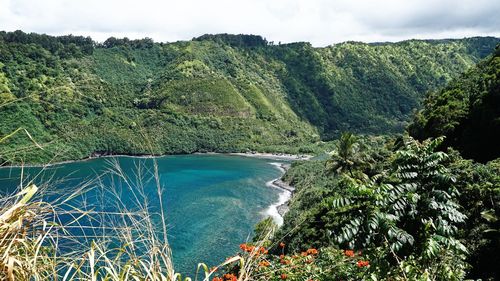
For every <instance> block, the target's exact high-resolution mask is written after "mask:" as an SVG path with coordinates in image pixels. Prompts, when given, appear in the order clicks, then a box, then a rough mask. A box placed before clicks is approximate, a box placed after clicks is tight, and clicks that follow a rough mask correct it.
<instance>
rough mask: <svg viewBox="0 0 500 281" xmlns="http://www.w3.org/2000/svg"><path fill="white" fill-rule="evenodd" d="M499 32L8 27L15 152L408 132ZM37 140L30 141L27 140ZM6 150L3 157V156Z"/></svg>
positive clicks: (64, 153) (16, 156) (2, 126)
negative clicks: (367, 37)
mask: <svg viewBox="0 0 500 281" xmlns="http://www.w3.org/2000/svg"><path fill="white" fill-rule="evenodd" d="M497 43H498V39H496V38H471V39H464V40H441V41H405V42H401V43H395V44H389V43H387V44H385V43H384V44H362V43H352V42H350V43H343V44H338V45H333V46H330V47H327V48H313V47H312V46H311V45H310V44H308V43H295V44H287V45H273V44H270V43H268V42H267V41H265V40H264V39H262V38H261V37H259V36H243V35H207V36H202V37H200V38H195V39H193V40H192V41H187V42H176V43H168V44H164V43H154V42H153V41H152V40H150V39H143V40H133V41H131V40H128V39H116V38H110V39H108V40H107V41H106V42H104V43H103V44H96V43H95V42H93V41H92V40H91V39H90V38H83V37H75V36H63V37H51V36H46V35H37V34H25V33H22V32H20V31H16V32H12V33H5V32H2V33H0V63H1V65H0V70H1V72H0V90H1V91H2V93H1V94H0V96H1V98H0V104H2V105H1V112H0V118H1V119H0V120H2V121H1V122H0V135H2V136H3V135H6V134H8V133H10V132H12V131H14V130H16V129H17V128H19V127H23V128H25V129H27V130H28V132H29V133H30V134H31V136H32V138H33V139H34V140H35V141H36V142H38V143H40V144H42V146H44V148H45V150H43V151H41V150H36V149H32V147H33V140H32V139H31V138H30V137H29V136H28V135H26V134H17V135H16V136H15V137H14V138H11V139H9V142H8V143H7V147H8V149H7V150H5V151H2V153H0V154H1V155H2V158H3V161H10V162H19V161H21V160H24V161H29V162H46V161H49V160H51V159H53V158H54V159H57V160H63V159H76V158H83V157H87V156H89V155H91V154H92V153H94V152H99V153H127V154H145V153H155V154H160V153H192V152H196V151H220V152H227V151H246V150H267V151H290V152H295V153H298V152H307V151H309V150H310V148H308V147H307V146H308V144H310V143H314V142H316V141H318V140H320V139H330V138H332V137H336V136H337V135H338V134H339V133H340V132H341V131H344V130H351V131H355V132H360V133H386V132H399V131H401V130H402V128H403V127H404V125H405V123H406V121H407V120H408V118H409V115H410V113H411V111H412V110H413V109H415V108H417V107H418V105H419V103H420V100H421V98H422V97H423V95H424V93H425V92H426V91H428V90H433V89H435V88H436V87H438V86H441V85H444V83H446V82H448V81H450V80H451V79H452V78H454V77H456V76H457V75H459V73H461V72H463V71H465V70H466V69H468V68H469V67H470V66H472V65H473V64H474V63H476V62H477V61H478V60H480V59H481V58H483V57H484V56H486V55H487V54H488V53H489V52H491V50H493V48H494V46H495V44H497ZM23 148H25V149H23ZM3 161H2V162H3Z"/></svg>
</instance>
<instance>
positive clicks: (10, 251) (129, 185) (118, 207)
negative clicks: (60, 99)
mask: <svg viewBox="0 0 500 281" xmlns="http://www.w3.org/2000/svg"><path fill="white" fill-rule="evenodd" d="M17 133H25V134H26V135H27V136H28V137H29V138H30V139H31V141H32V142H33V145H34V146H35V147H36V148H37V149H43V145H39V144H38V143H37V142H36V141H35V139H34V138H33V137H32V136H31V135H30V134H29V132H27V131H26V130H25V129H23V128H19V129H17V130H16V131H15V132H13V133H11V134H9V135H7V136H3V137H2V136H0V146H1V145H2V143H3V142H4V141H6V140H7V139H9V138H11V137H12V136H14V135H15V134H17ZM0 156H1V155H0ZM21 169H22V167H21ZM44 170H45V168H43V169H42V171H41V172H39V174H37V175H36V176H35V177H34V178H33V179H30V180H28V179H26V178H23V172H21V180H20V183H19V186H18V189H17V190H16V191H15V192H13V193H12V194H9V195H3V196H0V280H92V281H94V280H109V281H122V280H151V281H156V280H158V281H174V280H175V281H179V280H185V281H189V280H191V278H189V277H183V276H181V275H180V274H179V273H176V271H175V269H174V265H173V262H172V253H171V249H170V247H169V244H168V238H167V230H168V228H167V224H166V214H165V206H164V202H163V201H162V200H163V199H162V198H163V196H162V193H163V192H164V191H165V188H164V187H163V186H161V184H160V183H161V181H160V174H159V172H158V164H157V162H156V161H155V160H153V165H152V166H147V165H145V163H138V164H136V167H135V169H134V174H132V175H128V174H127V173H125V172H124V171H123V170H122V168H121V166H120V165H119V162H118V161H117V160H113V159H112V160H109V161H108V169H107V171H106V172H105V173H104V174H103V175H99V176H97V177H95V178H94V179H92V180H89V181H82V182H81V183H80V184H79V185H78V186H77V187H74V188H73V189H72V190H71V191H70V192H67V190H66V191H65V195H64V197H63V196H61V195H60V194H57V190H55V188H54V186H55V185H57V182H56V180H54V179H52V178H51V177H50V176H49V177H48V178H42V174H44V173H43V172H44ZM21 171H23V170H21ZM68 176H70V175H68ZM43 177H45V175H44V176H43ZM37 178H38V181H39V182H40V181H42V182H43V184H42V185H39V186H37V185H35V183H34V180H35V179H37ZM106 178H107V179H111V180H105V179H106ZM151 182H153V183H154V186H155V190H154V192H153V194H155V196H156V197H157V198H155V201H156V200H157V202H158V204H157V205H159V206H156V205H155V206H152V204H151V201H152V198H151V190H146V186H151V185H150V184H149V183H151ZM0 188H1V187H0ZM89 191H92V192H89ZM124 193H126V194H127V196H128V197H129V198H128V200H127V201H126V202H125V201H123V200H122V198H123V197H122V195H123V194H124ZM67 194H69V195H67ZM96 194H97V195H96ZM268 235H271V231H269V232H268ZM265 238H267V236H266V237H265ZM262 243H263V242H262ZM261 246H263V245H260V244H257V249H258V248H259V247H261ZM256 255H258V253H257V252H252V253H250V254H249V255H247V256H245V257H243V256H240V255H236V256H234V257H232V258H229V259H228V260H226V261H225V262H224V263H222V264H220V265H219V266H216V267H214V268H212V269H209V268H208V267H207V266H206V265H205V264H204V263H200V264H198V269H197V273H196V277H195V279H198V275H199V273H202V274H203V275H204V277H203V280H204V281H207V280H210V278H211V277H212V276H213V275H214V273H215V272H216V271H217V270H218V269H220V268H225V267H227V266H231V265H232V264H235V265H236V266H238V267H239V268H240V270H239V272H240V274H239V276H238V280H240V281H243V280H252V277H251V274H252V272H253V271H254V269H255V268H256V267H257V259H255V256H256Z"/></svg>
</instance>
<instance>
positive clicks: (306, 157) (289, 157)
mask: <svg viewBox="0 0 500 281" xmlns="http://www.w3.org/2000/svg"><path fill="white" fill-rule="evenodd" d="M179 155H229V156H242V157H254V158H262V159H274V160H284V161H293V160H309V159H311V158H312V157H313V156H312V155H295V154H286V153H271V152H228V153H221V152H193V153H186V154H160V155H154V154H137V155H134V154H98V153H94V154H92V155H91V156H89V157H85V158H81V159H75V160H65V161H59V162H53V163H50V162H49V163H47V164H22V165H19V164H14V165H5V166H0V169H3V168H23V167H24V168H45V167H51V166H57V165H64V164H70V163H75V162H84V161H90V160H94V159H99V158H112V157H130V158H155V157H166V156H179Z"/></svg>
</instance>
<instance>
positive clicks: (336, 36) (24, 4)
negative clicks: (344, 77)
mask: <svg viewBox="0 0 500 281" xmlns="http://www.w3.org/2000/svg"><path fill="white" fill-rule="evenodd" d="M498 15H500V1H498V0H441V1H439V0H363V1H361V0H247V1H243V0H178V1H170V0H163V1H160V0H141V1H131V0H85V1H84V0H44V1H39V0H0V29H3V30H8V31H13V30H16V29H21V30H23V31H27V32H39V33H47V34H53V35H61V34H69V33H72V34H76V35H89V36H92V37H93V38H94V39H95V40H99V41H103V40H105V39H106V38H108V37H110V36H116V37H123V36H128V37H130V38H143V37H151V38H153V39H155V40H156V41H176V40H188V39H191V38H192V37H196V36H200V35H202V34H205V33H224V32H226V33H251V34H259V35H262V36H264V37H266V38H267V39H268V40H270V41H275V42H278V41H281V42H294V41H309V42H311V43H313V45H315V46H324V45H328V44H331V43H335V42H341V41H347V40H358V41H366V42H373V41H396V40H403V39H409V38H445V37H465V36H476V35H493V36H500V16H498Z"/></svg>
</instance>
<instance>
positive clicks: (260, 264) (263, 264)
mask: <svg viewBox="0 0 500 281" xmlns="http://www.w3.org/2000/svg"><path fill="white" fill-rule="evenodd" d="M259 266H261V267H268V266H269V262H268V261H261V262H259Z"/></svg>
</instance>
